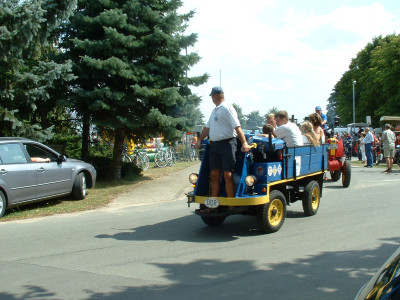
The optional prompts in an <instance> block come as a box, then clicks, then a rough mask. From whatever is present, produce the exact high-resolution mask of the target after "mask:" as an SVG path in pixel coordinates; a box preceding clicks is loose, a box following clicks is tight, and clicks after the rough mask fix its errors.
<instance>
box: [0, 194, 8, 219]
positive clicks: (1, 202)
mask: <svg viewBox="0 0 400 300" xmlns="http://www.w3.org/2000/svg"><path fill="white" fill-rule="evenodd" d="M6 208H7V199H6V196H5V195H4V193H3V192H1V191H0V218H1V217H2V216H4V213H5V212H6Z"/></svg>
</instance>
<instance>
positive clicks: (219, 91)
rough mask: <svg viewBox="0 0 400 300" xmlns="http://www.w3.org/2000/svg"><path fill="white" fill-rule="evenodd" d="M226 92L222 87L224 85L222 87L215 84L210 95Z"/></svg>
mask: <svg viewBox="0 0 400 300" xmlns="http://www.w3.org/2000/svg"><path fill="white" fill-rule="evenodd" d="M223 93H224V90H223V89H222V87H220V86H214V87H213V88H212V89H211V94H210V96H211V95H217V94H223Z"/></svg>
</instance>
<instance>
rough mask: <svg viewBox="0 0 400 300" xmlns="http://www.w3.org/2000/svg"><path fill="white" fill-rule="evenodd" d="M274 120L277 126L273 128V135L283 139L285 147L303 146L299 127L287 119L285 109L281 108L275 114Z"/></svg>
mask: <svg viewBox="0 0 400 300" xmlns="http://www.w3.org/2000/svg"><path fill="white" fill-rule="evenodd" d="M275 121H276V125H278V128H276V129H275V131H274V135H275V136H276V137H277V138H279V139H282V140H284V141H285V143H286V146H287V147H294V146H303V138H302V136H301V132H300V129H299V127H297V125H296V124H293V123H292V122H290V121H289V116H288V113H287V111H286V110H281V111H279V112H278V113H276V114H275Z"/></svg>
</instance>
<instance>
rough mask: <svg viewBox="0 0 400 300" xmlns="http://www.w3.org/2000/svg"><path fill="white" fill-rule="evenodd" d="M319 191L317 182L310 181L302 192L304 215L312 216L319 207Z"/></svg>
mask: <svg viewBox="0 0 400 300" xmlns="http://www.w3.org/2000/svg"><path fill="white" fill-rule="evenodd" d="M320 197H321V192H320V188H319V184H318V182H316V181H315V180H313V181H310V182H309V183H308V184H307V185H306V187H305V189H304V193H303V211H304V213H305V215H306V216H313V215H315V214H316V213H317V211H318V208H319V202H320Z"/></svg>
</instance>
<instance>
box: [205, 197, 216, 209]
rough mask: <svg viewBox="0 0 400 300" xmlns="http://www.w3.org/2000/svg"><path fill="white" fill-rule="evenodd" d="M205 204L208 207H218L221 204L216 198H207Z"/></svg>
mask: <svg viewBox="0 0 400 300" xmlns="http://www.w3.org/2000/svg"><path fill="white" fill-rule="evenodd" d="M204 205H205V206H207V207H208V208H217V207H218V206H219V201H218V199H216V198H206V200H204Z"/></svg>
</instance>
